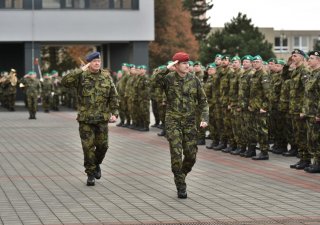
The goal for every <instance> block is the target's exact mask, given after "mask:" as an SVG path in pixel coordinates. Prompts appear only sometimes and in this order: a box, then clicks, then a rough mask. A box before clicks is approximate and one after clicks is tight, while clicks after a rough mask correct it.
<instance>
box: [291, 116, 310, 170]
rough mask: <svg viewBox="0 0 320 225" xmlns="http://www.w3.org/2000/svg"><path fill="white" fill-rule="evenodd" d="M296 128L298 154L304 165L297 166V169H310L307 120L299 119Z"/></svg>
mask: <svg viewBox="0 0 320 225" xmlns="http://www.w3.org/2000/svg"><path fill="white" fill-rule="evenodd" d="M296 126H297V140H298V141H297V143H298V152H299V156H300V160H301V161H302V163H300V164H299V165H297V166H296V167H295V168H296V169H304V168H305V167H308V166H309V165H310V164H311V155H310V153H309V150H308V145H307V123H306V120H304V119H301V118H299V117H297V118H296Z"/></svg>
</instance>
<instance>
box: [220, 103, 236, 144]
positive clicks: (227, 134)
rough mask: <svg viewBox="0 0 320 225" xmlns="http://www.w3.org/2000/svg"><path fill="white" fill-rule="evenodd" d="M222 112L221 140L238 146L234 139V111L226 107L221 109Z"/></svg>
mask: <svg viewBox="0 0 320 225" xmlns="http://www.w3.org/2000/svg"><path fill="white" fill-rule="evenodd" d="M221 113H222V114H221V117H222V118H223V125H222V128H221V141H222V142H223V143H225V144H226V143H229V144H230V145H231V146H232V147H236V146H237V143H236V141H235V139H234V136H233V133H232V125H231V120H232V119H233V116H232V113H231V111H230V110H228V109H226V108H224V109H221Z"/></svg>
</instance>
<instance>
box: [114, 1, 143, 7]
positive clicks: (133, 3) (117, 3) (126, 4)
mask: <svg viewBox="0 0 320 225" xmlns="http://www.w3.org/2000/svg"><path fill="white" fill-rule="evenodd" d="M113 2H114V8H115V9H138V8H139V0H113Z"/></svg>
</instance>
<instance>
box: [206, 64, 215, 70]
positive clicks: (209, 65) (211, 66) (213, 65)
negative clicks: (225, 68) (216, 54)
mask: <svg viewBox="0 0 320 225" xmlns="http://www.w3.org/2000/svg"><path fill="white" fill-rule="evenodd" d="M207 68H208V69H209V68H217V65H216V64H215V63H210V64H208V66H207Z"/></svg>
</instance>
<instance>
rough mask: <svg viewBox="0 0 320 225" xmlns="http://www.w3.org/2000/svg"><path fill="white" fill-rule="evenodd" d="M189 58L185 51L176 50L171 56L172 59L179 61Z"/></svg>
mask: <svg viewBox="0 0 320 225" xmlns="http://www.w3.org/2000/svg"><path fill="white" fill-rule="evenodd" d="M189 59H190V57H189V55H188V54H187V53H185V52H177V53H176V54H174V56H173V57H172V61H176V60H178V61H179V62H187V61H189Z"/></svg>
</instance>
